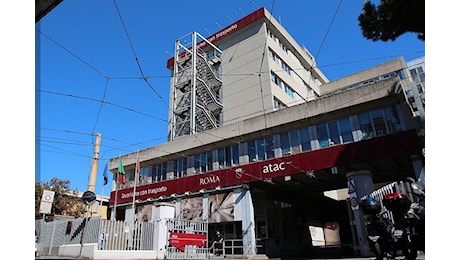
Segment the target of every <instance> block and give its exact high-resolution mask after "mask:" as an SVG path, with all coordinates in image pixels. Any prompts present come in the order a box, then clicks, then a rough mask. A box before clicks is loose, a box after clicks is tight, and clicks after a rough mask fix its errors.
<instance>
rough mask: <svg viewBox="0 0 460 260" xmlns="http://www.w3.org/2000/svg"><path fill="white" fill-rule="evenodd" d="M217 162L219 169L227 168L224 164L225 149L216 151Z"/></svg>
mask: <svg viewBox="0 0 460 260" xmlns="http://www.w3.org/2000/svg"><path fill="white" fill-rule="evenodd" d="M217 161H218V163H219V168H225V167H226V166H227V165H226V163H225V149H224V148H221V149H219V150H217Z"/></svg>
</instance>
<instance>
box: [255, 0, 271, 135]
mask: <svg viewBox="0 0 460 260" xmlns="http://www.w3.org/2000/svg"><path fill="white" fill-rule="evenodd" d="M252 3H254V1H252ZM274 7H275V0H272V6H271V10H270V14H272V13H273V9H274ZM272 17H273V15H270V20H269V21H268V24H267V26H268V25H269V24H271V21H272ZM267 40H268V33H267V34H266V35H265V41H264V50H263V52H262V58H261V60H260V67H259V73H258V75H259V87H260V98H261V101H262V111H263V113H264V123H265V128H267V118H266V112H265V104H264V91H263V88H262V79H261V76H262V74H261V73H262V66H263V63H264V58H265V55H266V53H265V50H266V49H267Z"/></svg>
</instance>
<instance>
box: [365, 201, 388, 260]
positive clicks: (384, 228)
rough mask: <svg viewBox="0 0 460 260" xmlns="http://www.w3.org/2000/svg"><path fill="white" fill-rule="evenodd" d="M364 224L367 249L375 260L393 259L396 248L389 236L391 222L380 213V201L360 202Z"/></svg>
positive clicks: (383, 213) (383, 212)
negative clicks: (373, 255)
mask: <svg viewBox="0 0 460 260" xmlns="http://www.w3.org/2000/svg"><path fill="white" fill-rule="evenodd" d="M360 208H361V210H362V212H363V217H364V223H365V225H366V229H367V238H368V244H369V249H370V251H371V252H373V253H374V254H375V256H376V260H383V259H384V258H387V259H394V258H395V257H396V252H397V248H396V247H395V244H394V243H393V238H392V235H391V227H392V223H391V220H390V219H389V218H388V217H387V216H386V215H385V211H382V206H381V204H380V201H378V200H377V199H374V198H366V199H363V200H362V201H361V207H360Z"/></svg>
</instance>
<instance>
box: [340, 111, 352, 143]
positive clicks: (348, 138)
mask: <svg viewBox="0 0 460 260" xmlns="http://www.w3.org/2000/svg"><path fill="white" fill-rule="evenodd" d="M339 126H340V136H341V137H342V143H348V142H353V133H352V131H351V125H350V120H349V118H348V117H347V118H342V119H340V120H339Z"/></svg>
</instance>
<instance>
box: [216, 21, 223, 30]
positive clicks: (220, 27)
mask: <svg viewBox="0 0 460 260" xmlns="http://www.w3.org/2000/svg"><path fill="white" fill-rule="evenodd" d="M214 24H215V25H217V26H219V27H220V28H221V29H222V25H220V24H219V23H218V22H214Z"/></svg>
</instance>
